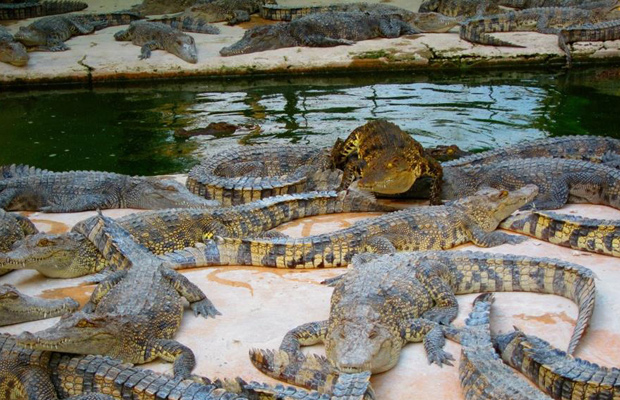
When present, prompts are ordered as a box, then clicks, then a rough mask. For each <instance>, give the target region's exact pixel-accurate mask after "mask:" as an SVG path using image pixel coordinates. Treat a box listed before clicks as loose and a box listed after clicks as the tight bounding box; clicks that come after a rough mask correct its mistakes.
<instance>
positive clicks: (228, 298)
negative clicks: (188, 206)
mask: <svg viewBox="0 0 620 400" xmlns="http://www.w3.org/2000/svg"><path fill="white" fill-rule="evenodd" d="M131 212H134V210H108V211H106V212H104V213H105V214H106V215H109V216H112V217H119V216H121V215H126V214H129V213H131ZM561 212H566V213H577V214H579V215H583V216H588V217H593V218H613V219H619V218H620V211H619V210H615V209H611V208H608V207H604V206H591V205H570V206H568V207H566V208H564V209H563V210H561ZM93 214H94V213H93V212H84V213H75V214H43V213H28V214H27V215H28V216H29V217H30V218H31V219H32V220H33V221H34V222H35V224H36V225H37V226H38V227H39V228H40V229H41V230H43V231H49V232H63V231H66V230H68V229H70V227H71V226H72V225H73V224H75V223H76V222H77V221H79V220H82V219H84V218H87V217H89V216H91V215H93ZM376 215H377V214H376V213H370V214H342V215H329V216H319V217H314V218H308V219H304V220H300V221H295V222H292V223H289V224H287V225H285V226H283V227H282V228H281V229H280V230H281V231H282V232H285V233H287V234H289V235H291V236H295V237H298V236H307V235H311V234H317V233H321V232H329V231H333V230H336V229H341V228H344V227H347V226H350V224H351V223H353V222H354V221H356V220H359V219H361V218H367V217H373V216H376ZM459 249H478V248H476V247H475V246H473V245H468V246H461V247H459ZM478 250H480V249H478ZM488 251H490V252H494V253H513V254H523V255H529V256H545V257H555V258H559V259H562V260H566V261H570V262H574V263H578V264H581V265H584V266H587V267H589V268H591V269H592V270H593V271H594V272H595V273H596V274H597V276H598V278H599V279H598V280H597V282H596V284H597V289H598V294H597V305H596V310H595V313H594V317H593V320H592V324H591V326H590V328H589V329H588V331H587V333H586V335H585V336H584V338H583V340H582V342H581V344H580V345H579V347H578V350H577V353H576V356H578V357H582V358H585V359H587V360H589V361H592V362H596V363H599V364H601V365H605V366H616V367H618V366H620V320H619V319H618V318H617V316H618V315H620V291H619V290H618V288H619V285H620V283H619V282H620V263H619V260H618V259H617V258H613V257H607V256H601V255H593V254H589V253H582V252H578V251H573V250H570V249H566V248H562V247H558V246H555V245H551V244H548V243H544V242H540V241H538V240H535V239H530V240H527V241H525V242H524V243H522V244H519V245H516V246H510V245H503V246H499V247H496V248H492V249H488ZM343 271H344V270H343V269H330V270H320V271H319V270H309V271H300V270H277V269H271V268H255V267H234V266H233V267H219V268H201V269H194V270H185V271H182V273H183V274H184V275H185V276H187V277H188V278H189V279H190V280H191V281H192V282H194V283H196V284H197V285H198V286H200V287H201V288H202V289H203V291H204V292H205V293H206V294H207V296H208V297H209V298H210V299H211V300H212V301H213V303H214V304H215V306H216V307H217V308H218V309H219V310H220V311H221V313H222V315H221V316H218V317H217V318H216V319H208V320H206V319H203V318H196V317H194V316H193V314H192V313H191V311H189V310H188V312H187V313H186V314H185V317H184V319H183V323H182V326H181V329H180V331H179V333H178V334H177V337H176V338H177V339H178V340H179V341H180V342H181V343H183V344H185V345H187V346H189V347H191V348H192V349H193V351H194V352H195V353H196V358H197V363H198V365H197V367H196V369H195V371H194V372H195V373H198V374H201V375H206V376H208V377H234V376H241V377H243V378H244V379H246V380H259V381H269V382H275V381H273V380H271V379H269V378H267V377H266V376H264V375H262V374H261V373H260V372H259V371H258V370H256V369H254V367H253V366H252V365H251V363H250V361H249V358H248V350H249V349H251V348H253V347H258V348H276V347H277V346H278V345H279V343H280V341H281V339H282V337H283V336H284V334H285V333H286V332H287V331H288V330H289V329H292V328H294V327H296V326H297V325H300V324H303V323H306V322H311V321H315V320H322V319H326V318H327V317H328V313H329V301H330V296H331V291H332V289H330V288H328V287H325V286H322V285H320V284H319V283H320V281H322V280H323V279H325V278H329V277H332V276H335V275H338V274H341V273H342V272H343ZM83 280H84V279H83V278H77V279H70V280H52V279H45V278H43V277H42V276H40V275H38V274H37V273H36V272H32V271H16V272H12V273H10V274H8V275H6V276H4V277H2V278H0V281H2V282H8V283H12V284H14V285H16V286H17V287H18V288H19V289H20V290H22V291H24V292H26V293H28V294H31V295H40V296H43V297H46V298H58V297H64V296H72V297H74V298H75V299H76V300H78V301H79V302H80V303H82V304H84V302H86V301H87V300H88V297H89V296H90V293H91V292H92V290H93V286H92V285H84V284H83ZM475 296H476V295H466V296H458V299H459V305H460V312H459V317H458V319H457V321H456V325H458V326H462V325H463V321H464V318H465V317H466V316H467V314H468V312H469V311H470V309H471V301H472V300H473V299H474V298H475ZM493 307H494V308H493V318H492V327H493V330H494V331H495V332H499V331H502V332H505V331H509V330H512V326H513V325H515V326H518V327H519V328H521V329H523V330H524V331H525V332H527V333H531V334H535V335H538V336H540V337H542V338H544V339H545V340H548V341H550V342H551V343H552V344H554V345H555V346H558V347H560V348H566V346H567V344H568V341H569V338H570V335H571V333H572V330H573V327H574V325H575V320H576V316H577V309H576V306H575V305H574V304H573V303H572V302H570V301H569V300H566V299H564V298H561V297H556V296H551V295H539V294H527V293H499V294H498V295H497V298H496V301H495V304H494V306H493ZM56 320H57V319H49V320H45V321H37V322H31V323H25V324H20V325H14V326H9V327H4V328H0V331H1V332H10V333H19V332H22V331H23V330H30V331H36V330H40V329H44V328H46V327H48V326H50V325H52V324H54V323H55V321H56ZM446 347H447V351H449V352H451V353H452V354H453V355H454V357H455V358H456V359H457V363H458V358H459V353H460V349H459V346H458V345H457V344H455V343H452V342H448V343H447V346H446ZM308 351H312V352H316V353H321V354H324V353H323V348H322V346H313V347H311V348H309V349H308ZM145 366H146V367H149V368H152V369H155V370H158V371H163V372H168V373H170V372H172V371H171V364H168V363H160V362H156V363H151V364H147V365H145ZM371 382H372V384H373V386H374V388H375V390H376V393H377V398H379V399H382V400H397V399H441V400H456V399H462V398H463V396H462V394H461V390H460V387H459V381H458V369H457V367H444V368H439V367H437V366H436V365H432V366H431V365H428V363H427V361H426V357H425V354H424V350H423V346H422V345H421V344H409V345H407V346H406V347H405V349H404V351H403V353H402V355H401V358H400V361H399V363H398V365H397V366H396V367H395V368H393V369H392V370H390V371H387V372H385V373H382V374H379V375H375V376H373V377H372V379H371Z"/></svg>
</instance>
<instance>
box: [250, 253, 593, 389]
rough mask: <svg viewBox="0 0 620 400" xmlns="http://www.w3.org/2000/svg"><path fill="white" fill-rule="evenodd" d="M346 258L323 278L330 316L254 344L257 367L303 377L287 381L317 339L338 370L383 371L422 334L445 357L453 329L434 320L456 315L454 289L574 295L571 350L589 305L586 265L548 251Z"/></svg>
mask: <svg viewBox="0 0 620 400" xmlns="http://www.w3.org/2000/svg"><path fill="white" fill-rule="evenodd" d="M353 265H354V266H353V268H350V269H349V271H348V272H347V273H346V274H345V275H343V276H340V277H338V278H335V279H331V280H330V284H331V285H334V286H335V288H334V292H333V294H332V298H331V308H330V314H329V319H328V320H325V321H319V322H311V323H307V324H304V325H301V326H299V327H298V328H295V329H293V330H291V331H289V332H288V333H287V334H286V336H285V337H284V340H283V342H282V345H281V346H280V350H281V351H279V352H275V353H274V352H265V351H260V350H256V351H253V352H252V353H251V359H252V361H253V362H254V364H255V366H256V367H258V368H259V369H260V370H261V371H263V372H265V373H267V374H268V375H270V376H273V377H274V378H276V379H287V380H288V379H291V383H302V382H303V381H304V379H300V381H301V382H299V381H294V378H295V370H296V369H295V367H296V365H297V364H298V362H302V363H303V362H306V356H304V355H303V354H300V347H301V346H306V345H313V344H316V343H319V342H323V343H324V344H325V353H326V355H327V360H328V361H329V365H331V369H333V370H336V371H338V372H342V373H359V372H362V371H371V372H372V373H380V372H383V371H387V370H389V369H391V368H392V367H393V366H394V365H395V364H396V363H397V362H398V359H399V355H400V352H401V350H402V348H403V346H404V345H405V344H406V343H407V342H412V341H414V342H420V341H423V342H424V346H425V349H426V352H427V355H428V357H429V360H430V361H431V362H435V363H437V364H439V365H442V364H447V363H449V362H450V359H451V357H450V355H449V354H448V353H446V352H444V351H443V350H442V347H443V344H444V336H447V337H448V338H451V337H454V336H455V335H458V331H457V330H455V329H454V328H451V327H448V326H443V325H440V324H438V322H439V323H441V324H449V323H450V322H451V321H452V320H453V319H454V318H456V315H457V312H458V303H457V301H456V297H455V295H458V294H468V293H481V292H501V291H510V292H513V291H525V292H534V293H548V294H555V295H559V296H563V297H566V298H568V299H570V300H572V301H574V302H575V303H576V304H577V306H578V308H579V317H578V319H577V324H576V327H575V330H574V332H573V335H572V338H571V341H570V344H569V347H568V349H569V352H573V351H574V350H575V347H576V346H577V344H578V342H579V339H580V338H581V336H582V335H583V333H584V330H585V329H586V327H587V325H588V323H589V321H590V318H591V316H592V313H593V311H594V301H595V284H594V279H595V276H594V274H593V272H592V271H591V270H589V269H587V268H584V267H581V266H579V265H575V264H571V263H567V262H564V261H560V260H554V259H550V258H533V257H527V256H515V255H502V254H489V253H482V252H469V251H462V252H461V251H433V252H419V253H398V254H388V255H373V254H361V255H358V256H356V258H355V259H354V261H353ZM549 280H552V281H553V283H552V284H551V283H550V282H549ZM280 357H284V358H282V359H280ZM317 360H318V361H320V360H321V358H317ZM303 368H304V370H307V369H308V365H307V364H306V365H305V366H303ZM323 368H324V363H322V362H319V363H318V366H317V369H318V370H319V373H318V374H317V376H319V377H321V376H325V370H324V369H323ZM310 369H311V368H310ZM282 372H286V373H284V374H283V373H282ZM308 376H309V377H312V375H311V374H310V375H306V377H308ZM310 380H312V379H310Z"/></svg>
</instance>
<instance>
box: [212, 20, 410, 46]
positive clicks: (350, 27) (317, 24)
mask: <svg viewBox="0 0 620 400" xmlns="http://www.w3.org/2000/svg"><path fill="white" fill-rule="evenodd" d="M413 33H418V31H416V30H415V29H414V28H413V27H411V26H410V25H409V24H407V23H405V22H404V21H403V20H401V19H400V18H399V17H398V16H392V15H387V14H386V15H381V14H371V13H362V12H333V13H319V14H310V15H307V16H305V17H302V18H297V19H295V20H293V21H291V22H289V23H277V24H273V25H261V26H256V27H253V28H250V29H248V30H247V31H246V32H245V34H244V35H243V38H241V39H240V40H239V41H238V42H236V43H233V44H232V45H230V46H228V47H224V48H223V49H222V50H220V54H221V55H222V56H234V55H238V54H247V53H255V52H259V51H265V50H274V49H280V48H283V47H295V46H308V47H331V46H339V45H351V44H354V43H355V42H357V41H360V40H368V39H377V38H396V37H399V36H401V35H407V34H413Z"/></svg>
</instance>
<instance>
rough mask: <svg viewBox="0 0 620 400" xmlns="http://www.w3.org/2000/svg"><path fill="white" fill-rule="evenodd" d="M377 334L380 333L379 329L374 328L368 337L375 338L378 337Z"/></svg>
mask: <svg viewBox="0 0 620 400" xmlns="http://www.w3.org/2000/svg"><path fill="white" fill-rule="evenodd" d="M377 335H378V333H377V331H376V330H375V329H373V330H371V331H370V332H368V339H374V338H376V337H377Z"/></svg>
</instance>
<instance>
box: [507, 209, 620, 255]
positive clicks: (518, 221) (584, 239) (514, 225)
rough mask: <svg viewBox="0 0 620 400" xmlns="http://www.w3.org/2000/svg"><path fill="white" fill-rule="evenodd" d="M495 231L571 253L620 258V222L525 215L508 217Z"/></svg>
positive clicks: (535, 213) (540, 213)
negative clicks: (511, 233) (530, 238)
mask: <svg viewBox="0 0 620 400" xmlns="http://www.w3.org/2000/svg"><path fill="white" fill-rule="evenodd" d="M499 227H500V228H502V229H506V230H509V231H512V232H519V233H523V234H525V235H529V236H533V237H535V238H537V239H540V240H544V241H546V242H549V243H553V244H557V245H559V246H564V247H569V248H571V249H575V250H582V251H589V252H592V253H599V254H606V255H609V256H614V257H620V222H618V221H616V220H603V219H592V218H584V217H580V216H578V215H569V214H558V213H554V212H552V211H529V212H524V213H520V214H514V215H511V216H509V217H508V218H506V219H505V220H504V221H502V223H501V224H500V225H499Z"/></svg>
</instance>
